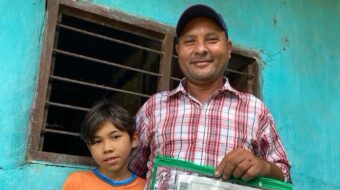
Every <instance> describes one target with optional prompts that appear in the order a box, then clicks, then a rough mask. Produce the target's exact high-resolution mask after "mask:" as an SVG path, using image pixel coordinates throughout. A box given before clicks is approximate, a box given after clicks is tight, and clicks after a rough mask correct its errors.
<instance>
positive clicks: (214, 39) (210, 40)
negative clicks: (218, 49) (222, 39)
mask: <svg viewBox="0 0 340 190" xmlns="http://www.w3.org/2000/svg"><path fill="white" fill-rule="evenodd" d="M207 41H208V42H210V43H216V42H217V41H218V38H217V37H211V38H208V39H207Z"/></svg>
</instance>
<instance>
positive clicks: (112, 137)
mask: <svg viewBox="0 0 340 190" xmlns="http://www.w3.org/2000/svg"><path fill="white" fill-rule="evenodd" d="M120 137H121V135H112V136H111V139H119V138H120Z"/></svg>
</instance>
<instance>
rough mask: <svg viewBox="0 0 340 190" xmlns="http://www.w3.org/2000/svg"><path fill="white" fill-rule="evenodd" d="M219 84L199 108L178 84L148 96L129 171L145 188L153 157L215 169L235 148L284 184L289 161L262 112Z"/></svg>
mask: <svg viewBox="0 0 340 190" xmlns="http://www.w3.org/2000/svg"><path fill="white" fill-rule="evenodd" d="M225 81H226V82H225V84H224V86H223V87H222V88H221V89H218V90H217V91H216V92H215V93H214V94H213V95H211V96H210V97H209V99H208V100H207V101H206V102H205V103H204V104H202V103H200V102H199V101H198V100H197V99H195V98H194V97H192V96H191V95H190V94H188V92H187V91H186V90H185V88H184V85H183V84H184V82H185V80H182V81H181V84H180V85H179V86H178V87H177V88H176V89H174V90H172V91H165V92H160V93H157V94H155V95H153V96H152V97H151V98H150V99H149V100H148V101H147V102H146V103H145V104H144V105H143V106H142V108H141V109H140V110H139V112H138V113H137V115H136V122H137V127H138V132H139V135H140V140H139V145H138V147H137V148H136V149H135V150H134V152H133V154H132V156H131V160H130V168H131V170H133V171H134V172H136V173H137V174H139V175H141V176H145V174H146V179H147V182H146V184H147V187H148V186H149V185H150V180H151V174H152V169H153V165H154V159H155V157H156V155H157V154H161V155H166V156H170V157H173V158H177V159H182V160H187V161H191V162H194V163H196V164H200V165H204V166H215V167H216V166H217V165H218V164H219V163H220V162H221V161H222V159H223V157H224V156H225V155H226V154H227V153H229V152H230V151H231V150H233V149H235V148H237V147H240V146H241V147H243V148H245V149H247V150H250V151H252V152H253V153H254V154H255V155H256V156H258V157H261V158H263V159H265V160H268V161H269V162H272V163H275V164H276V165H277V166H278V167H280V169H281V170H282V172H283V173H284V175H285V180H286V181H287V180H290V173H289V168H290V166H289V162H288V159H287V156H286V153H285V150H284V147H283V145H282V143H281V140H280V137H279V135H278V132H277V130H276V128H275V124H274V121H273V117H272V115H271V114H270V113H269V111H268V109H267V107H266V106H265V105H264V103H263V102H262V101H261V100H259V99H258V98H256V97H255V96H253V95H251V94H248V93H242V92H238V91H237V90H235V89H233V88H232V87H231V86H230V84H229V82H228V80H227V79H226V80H225ZM254 143H255V144H254ZM146 189H148V188H146Z"/></svg>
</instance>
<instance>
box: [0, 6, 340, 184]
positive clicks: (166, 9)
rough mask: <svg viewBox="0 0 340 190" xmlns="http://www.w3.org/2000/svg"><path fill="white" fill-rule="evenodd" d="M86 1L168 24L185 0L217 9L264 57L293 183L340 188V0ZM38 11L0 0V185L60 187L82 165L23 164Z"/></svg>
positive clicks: (234, 34)
mask: <svg viewBox="0 0 340 190" xmlns="http://www.w3.org/2000/svg"><path fill="white" fill-rule="evenodd" d="M89 2H92V3H96V4H100V5H102V6H106V7H110V8H114V9H118V10H121V11H124V12H127V13H129V14H132V15H135V16H139V17H143V18H146V19H150V20H154V21H157V22H161V23H164V24H168V25H173V26H174V25H175V23H176V21H177V18H178V16H179V14H180V13H181V11H182V10H183V9H184V8H185V7H187V6H188V5H190V4H193V3H196V2H204V3H207V4H210V5H211V6H213V7H215V8H216V9H217V10H219V11H220V12H221V13H222V14H223V15H224V17H225V19H226V22H227V25H228V26H229V31H230V37H231V39H232V41H233V43H234V46H238V47H242V48H247V49H251V50H255V51H258V52H259V53H260V55H261V61H262V63H261V66H262V69H261V72H262V94H263V99H264V101H265V102H266V104H267V105H268V107H269V108H270V110H271V112H272V113H273V115H274V117H275V120H276V123H277V126H278V130H279V132H280V134H281V137H282V139H283V142H284V144H285V146H286V149H287V153H288V156H289V159H290V161H291V163H292V176H293V181H294V184H295V187H296V189H302V190H304V189H308V190H309V189H340V185H339V181H340V172H339V170H340V162H339V157H340V154H339V152H340V141H339V140H338V138H336V137H337V136H339V135H338V134H339V132H340V127H339V126H340V117H339V116H338V117H337V116H336V115H340V101H339V100H338V99H337V98H338V97H340V85H339V84H337V83H338V82H339V81H340V74H339V72H340V61H339V60H340V57H339V56H340V52H339V44H340V40H339V39H340V29H339V26H340V20H339V19H340V1H337V0H323V1H319V0H305V1H303V0H300V1H295V0H286V1H285V0H271V1H269V0H263V1H253V0H238V1H232V0H225V1H222V0H220V1H218V0H215V1H213V0H211V1H208V0H206V1H194V0H191V1H190V0H185V1H183V0H173V1H171V3H170V1H164V0H163V1H158V0H144V1H140V3H138V6H136V2H137V1H135V0H115V1H112V0H90V1H89ZM155 7H157V8H156V9H155ZM44 18H45V2H44V1H43V0H16V1H13V0H2V1H0V57H1V60H0V81H1V83H0V105H1V106H0V144H1V146H0V189H2V190H6V189H8V190H12V189H29V190H31V189H32V190H39V189H41V190H47V189H51V190H52V189H60V188H61V185H62V183H63V181H64V179H65V178H66V176H67V175H68V173H70V172H71V171H74V170H78V169H82V167H81V166H72V167H68V166H60V165H59V166H56V165H53V164H51V163H43V162H36V163H26V162H25V153H26V150H27V139H28V137H27V135H28V130H29V129H28V126H29V119H30V111H31V108H32V106H33V100H34V96H35V90H36V84H37V81H36V80H37V73H38V66H39V61H40V53H41V46H42V44H41V43H42V38H43V33H42V31H43V29H44V24H45V20H44Z"/></svg>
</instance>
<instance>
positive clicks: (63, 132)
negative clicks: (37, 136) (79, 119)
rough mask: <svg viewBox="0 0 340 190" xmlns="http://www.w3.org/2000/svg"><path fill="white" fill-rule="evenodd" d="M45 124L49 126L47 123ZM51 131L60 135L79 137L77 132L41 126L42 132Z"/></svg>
mask: <svg viewBox="0 0 340 190" xmlns="http://www.w3.org/2000/svg"><path fill="white" fill-rule="evenodd" d="M46 126H49V125H48V124H47V125H46ZM46 132H48V133H53V134H61V135H69V136H74V137H80V134H79V133H72V132H67V131H59V130H55V129H46V128H43V129H42V133H46Z"/></svg>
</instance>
